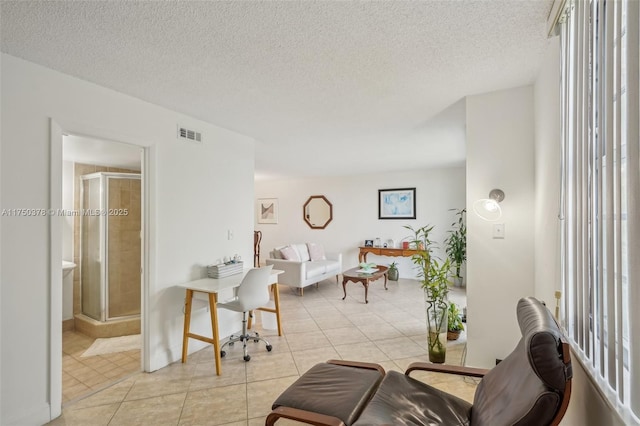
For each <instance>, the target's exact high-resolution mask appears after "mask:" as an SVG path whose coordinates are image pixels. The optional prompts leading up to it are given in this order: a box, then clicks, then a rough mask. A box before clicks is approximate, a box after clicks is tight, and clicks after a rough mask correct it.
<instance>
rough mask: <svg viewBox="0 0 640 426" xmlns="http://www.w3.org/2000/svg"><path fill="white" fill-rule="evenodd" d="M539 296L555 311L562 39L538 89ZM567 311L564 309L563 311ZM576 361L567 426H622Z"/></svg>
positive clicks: (550, 50)
mask: <svg viewBox="0 0 640 426" xmlns="http://www.w3.org/2000/svg"><path fill="white" fill-rule="evenodd" d="M534 93H535V134H536V141H535V176H536V177H535V187H536V191H535V194H536V195H535V296H536V297H537V298H539V299H542V300H545V301H546V302H547V306H549V307H550V309H552V310H553V309H554V307H555V298H554V292H555V291H556V290H561V289H562V286H561V282H560V222H559V220H558V206H559V197H560V158H561V157H560V156H561V151H560V148H561V124H560V123H561V120H560V119H561V116H560V39H559V37H554V38H552V39H550V40H549V44H548V46H547V51H546V54H545V58H544V61H543V63H542V68H541V71H540V74H539V75H538V78H537V79H536V83H535V87H534ZM561 306H562V305H561ZM572 356H573V363H572V365H573V384H572V386H573V388H572V392H571V400H570V402H569V408H568V409H567V413H566V414H565V416H564V418H563V420H562V424H563V425H576V426H579V425H611V426H621V425H623V424H624V422H623V421H622V420H621V419H620V418H619V416H618V415H617V413H616V411H615V410H614V409H612V408H611V407H610V406H609V405H608V404H607V402H606V401H605V400H604V398H602V396H601V395H600V393H599V391H598V390H597V388H596V386H595V385H594V383H593V382H592V381H591V379H590V378H589V376H588V375H587V373H586V371H585V370H584V368H583V367H582V365H581V364H580V363H579V362H578V361H577V360H576V357H575V355H572Z"/></svg>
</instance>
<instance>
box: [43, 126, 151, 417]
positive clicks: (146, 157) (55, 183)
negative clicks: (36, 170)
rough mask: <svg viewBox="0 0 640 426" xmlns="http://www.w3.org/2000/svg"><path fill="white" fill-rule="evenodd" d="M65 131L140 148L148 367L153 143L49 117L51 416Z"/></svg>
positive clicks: (56, 393) (55, 395)
mask: <svg viewBox="0 0 640 426" xmlns="http://www.w3.org/2000/svg"><path fill="white" fill-rule="evenodd" d="M65 133H68V134H74V135H79V136H88V137H93V138H99V139H104V140H111V141H114V142H122V143H126V144H129V145H132V146H137V147H139V148H140V149H141V150H142V154H141V165H142V167H141V174H142V184H141V189H142V194H141V197H140V199H141V215H142V218H141V219H142V231H141V232H142V235H141V238H142V244H141V254H140V255H141V265H142V268H141V271H140V273H141V277H140V278H141V284H142V285H141V292H142V294H141V300H142V303H141V306H140V321H141V324H140V325H141V327H140V328H141V332H142V350H141V354H140V355H141V356H140V361H141V362H140V363H141V365H140V367H141V369H142V370H143V371H149V368H150V354H149V351H148V348H149V321H148V314H147V313H148V312H149V310H148V306H149V276H150V269H149V265H150V258H151V253H150V249H151V246H150V244H149V240H150V220H149V219H150V217H149V211H150V210H149V205H150V187H151V185H150V177H151V175H152V174H151V173H150V168H149V167H150V158H151V150H152V149H153V147H151V146H149V144H145V143H132V142H131V140H133V139H134V138H129V137H127V136H124V137H123V136H122V135H116V134H105V133H110V132H105V131H104V129H95V128H87V127H86V126H84V125H82V124H78V123H73V124H69V125H64V124H60V122H59V121H57V120H56V119H53V118H51V119H50V142H51V143H50V154H51V156H50V181H49V253H50V258H49V278H50V280H51V286H50V287H49V289H50V290H49V291H50V293H49V301H50V321H51V322H50V330H49V404H50V416H51V420H53V419H55V418H56V417H58V416H60V414H61V413H62V218H61V216H59V215H57V213H56V212H58V211H59V210H60V209H62V138H63V136H64V134H65Z"/></svg>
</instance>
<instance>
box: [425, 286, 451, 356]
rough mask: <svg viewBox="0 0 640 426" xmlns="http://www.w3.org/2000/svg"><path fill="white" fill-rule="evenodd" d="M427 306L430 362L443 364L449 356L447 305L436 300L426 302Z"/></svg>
mask: <svg viewBox="0 0 640 426" xmlns="http://www.w3.org/2000/svg"><path fill="white" fill-rule="evenodd" d="M425 296H426V293H425ZM426 304H427V312H426V313H427V347H428V351H429V361H430V362H433V363H437V364H442V363H444V362H445V358H446V355H447V304H446V302H443V301H435V300H426Z"/></svg>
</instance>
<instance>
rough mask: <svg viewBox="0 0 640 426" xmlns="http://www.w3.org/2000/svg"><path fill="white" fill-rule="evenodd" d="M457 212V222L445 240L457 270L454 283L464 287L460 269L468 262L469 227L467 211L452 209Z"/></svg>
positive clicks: (448, 252)
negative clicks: (466, 218)
mask: <svg viewBox="0 0 640 426" xmlns="http://www.w3.org/2000/svg"><path fill="white" fill-rule="evenodd" d="M452 210H454V211H455V212H456V221H455V222H453V223H452V224H451V229H450V230H449V235H448V236H447V238H446V239H445V240H444V244H445V251H446V252H447V256H448V257H449V259H450V260H451V265H452V266H453V267H454V268H455V271H456V273H455V275H454V278H453V282H454V284H455V285H456V286H458V287H461V286H462V275H461V274H460V269H461V268H462V264H463V263H464V262H466V261H467V225H466V221H465V213H466V212H467V210H466V209H462V210H459V209H452Z"/></svg>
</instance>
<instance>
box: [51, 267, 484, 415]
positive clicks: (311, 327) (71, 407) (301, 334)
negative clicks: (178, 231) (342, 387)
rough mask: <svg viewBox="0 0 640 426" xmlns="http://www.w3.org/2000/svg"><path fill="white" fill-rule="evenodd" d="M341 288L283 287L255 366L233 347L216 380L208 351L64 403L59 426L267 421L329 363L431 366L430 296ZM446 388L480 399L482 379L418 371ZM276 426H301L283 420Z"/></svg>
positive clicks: (412, 285)
mask: <svg viewBox="0 0 640 426" xmlns="http://www.w3.org/2000/svg"><path fill="white" fill-rule="evenodd" d="M347 286H348V287H347V291H348V297H347V298H346V300H341V299H342V295H343V293H342V286H341V285H338V284H336V283H335V281H332V280H327V281H324V282H322V283H320V286H319V287H318V288H315V287H314V286H312V287H308V288H307V289H305V292H304V296H303V297H300V296H298V295H297V294H296V293H295V292H294V291H292V290H291V289H289V288H288V287H285V286H281V287H280V295H281V306H282V319H283V327H284V335H283V336H281V337H279V336H277V333H276V332H275V331H271V330H261V328H260V323H259V322H258V324H257V328H256V329H257V330H259V331H261V332H262V334H263V335H266V336H269V340H270V341H271V344H272V345H273V351H271V352H267V351H266V350H265V349H264V345H263V344H255V343H253V342H251V343H250V354H251V356H252V358H251V361H250V362H247V363H245V362H244V361H243V360H242V347H241V346H240V345H238V344H236V345H235V346H234V347H232V348H230V350H229V351H228V355H227V356H226V357H225V358H223V360H222V375H221V376H216V374H215V365H214V360H213V353H212V349H211V347H207V348H205V349H202V350H200V351H198V352H196V353H193V354H191V355H189V359H188V361H187V363H185V364H182V363H181V362H180V361H178V362H175V363H173V364H171V365H169V366H167V367H165V368H162V369H160V370H158V371H155V372H153V373H137V374H135V375H133V376H130V377H128V378H126V379H124V380H122V381H120V382H118V383H116V384H114V385H112V386H110V387H108V388H107V389H104V390H101V391H99V392H96V393H94V394H93V395H91V396H89V397H87V398H84V399H81V400H79V401H75V402H73V403H69V404H66V405H65V406H64V407H63V412H62V416H61V417H59V418H58V419H56V420H54V421H53V422H51V423H50V424H52V425H82V426H86V425H233V426H235V425H248V426H253V425H262V424H264V419H265V416H266V415H267V414H268V413H269V412H270V407H271V404H272V402H273V401H274V400H275V398H276V397H277V396H278V395H279V394H280V393H281V392H282V391H283V390H284V389H285V388H286V387H287V386H289V385H290V384H291V383H293V382H294V381H295V380H296V379H297V378H298V377H299V376H300V375H301V374H302V373H304V372H305V371H306V370H307V369H309V368H310V367H311V366H313V365H314V364H316V363H318V362H323V361H326V360H328V359H331V358H339V359H351V360H359V361H369V362H376V363H379V364H381V365H382V366H383V367H384V368H385V370H396V371H404V369H405V368H406V367H407V366H408V365H409V364H410V363H411V362H414V361H427V359H428V357H427V354H426V327H425V314H424V297H423V293H422V290H421V289H420V287H419V283H418V282H417V281H413V280H404V279H401V280H400V281H399V282H393V281H390V282H389V285H388V287H389V290H388V291H385V290H384V289H383V286H382V283H381V282H375V283H373V284H372V285H371V286H370V288H369V303H368V304H365V303H364V290H363V288H362V286H361V285H359V284H358V285H356V284H353V283H349V284H348V285H347ZM449 298H450V299H451V300H453V301H455V302H456V303H458V304H460V305H461V306H464V305H465V300H466V297H465V294H464V291H463V290H461V289H453V290H452V291H451V292H450V294H449ZM465 342H466V334H465V333H464V332H463V334H462V336H461V338H460V339H459V340H458V341H455V342H449V344H448V350H447V363H449V364H461V361H462V360H463V356H464V348H465ZM412 377H415V378H417V379H419V380H424V381H426V382H428V383H430V384H432V385H434V386H437V387H439V388H440V389H442V390H445V391H447V392H450V393H453V394H455V395H458V396H459V397H461V398H463V399H466V400H468V401H472V400H473V394H474V392H475V387H476V384H477V383H476V381H474V380H472V379H468V378H464V377H460V376H447V375H442V374H435V373H418V374H412ZM278 424H283V425H287V424H289V425H290V424H297V423H295V422H285V421H280V422H279V423H278Z"/></svg>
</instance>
